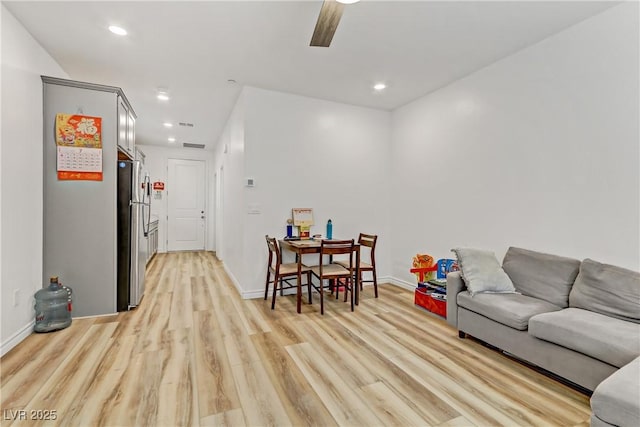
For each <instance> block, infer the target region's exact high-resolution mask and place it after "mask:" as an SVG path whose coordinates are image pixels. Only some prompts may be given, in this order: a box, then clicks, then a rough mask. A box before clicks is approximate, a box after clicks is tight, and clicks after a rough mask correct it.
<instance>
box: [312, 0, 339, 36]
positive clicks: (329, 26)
mask: <svg viewBox="0 0 640 427" xmlns="http://www.w3.org/2000/svg"><path fill="white" fill-rule="evenodd" d="M343 9H344V5H343V4H342V3H338V2H337V1H336V0H324V2H323V3H322V9H320V15H318V22H316V28H315V29H314V30H313V36H312V37H311V43H310V44H309V46H321V47H329V45H330V44H331V39H333V34H334V33H335V32H336V29H337V28H338V22H340V18H341V17H342V10H343Z"/></svg>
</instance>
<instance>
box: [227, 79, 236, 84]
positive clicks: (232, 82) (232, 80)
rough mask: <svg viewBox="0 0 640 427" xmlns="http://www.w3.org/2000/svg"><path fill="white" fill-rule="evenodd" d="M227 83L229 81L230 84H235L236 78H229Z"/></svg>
mask: <svg viewBox="0 0 640 427" xmlns="http://www.w3.org/2000/svg"><path fill="white" fill-rule="evenodd" d="M227 83H229V84H230V85H234V84H236V83H237V82H236V81H235V80H234V79H227Z"/></svg>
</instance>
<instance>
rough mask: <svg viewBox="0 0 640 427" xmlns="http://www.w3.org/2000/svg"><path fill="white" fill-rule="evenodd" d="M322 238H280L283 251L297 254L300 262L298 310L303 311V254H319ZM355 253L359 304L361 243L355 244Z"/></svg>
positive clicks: (297, 259)
mask: <svg viewBox="0 0 640 427" xmlns="http://www.w3.org/2000/svg"><path fill="white" fill-rule="evenodd" d="M321 241H322V239H301V240H287V239H282V240H280V248H281V250H283V251H289V252H293V253H295V254H296V262H297V264H298V283H297V287H296V288H297V291H296V306H297V311H298V313H300V312H301V311H302V256H303V255H307V254H319V253H320V243H321ZM353 253H354V254H355V262H354V265H355V270H354V275H355V281H354V283H353V285H352V286H353V289H354V290H355V292H354V300H355V301H354V302H355V304H356V305H358V302H359V298H360V244H358V243H354V244H353Z"/></svg>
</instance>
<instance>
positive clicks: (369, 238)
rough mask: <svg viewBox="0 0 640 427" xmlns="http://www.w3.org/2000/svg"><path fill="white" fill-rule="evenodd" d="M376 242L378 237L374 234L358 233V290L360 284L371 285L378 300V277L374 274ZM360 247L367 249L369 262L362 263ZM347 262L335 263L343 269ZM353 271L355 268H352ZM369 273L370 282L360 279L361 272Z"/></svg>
mask: <svg viewBox="0 0 640 427" xmlns="http://www.w3.org/2000/svg"><path fill="white" fill-rule="evenodd" d="M377 240H378V236H377V235H375V234H364V233H360V236H359V237H358V243H359V244H360V289H362V283H363V282H367V283H373V292H374V293H375V296H376V298H378V276H377V274H376V242H377ZM362 247H366V248H369V255H370V257H369V262H366V261H363V260H362V259H363V258H364V257H363V251H362ZM348 262H349V261H347V260H341V261H336V264H339V265H341V266H343V267H347V263H348ZM353 269H354V271H355V266H354V268H353ZM363 271H370V272H371V274H372V278H371V279H370V280H363V279H362V272H363Z"/></svg>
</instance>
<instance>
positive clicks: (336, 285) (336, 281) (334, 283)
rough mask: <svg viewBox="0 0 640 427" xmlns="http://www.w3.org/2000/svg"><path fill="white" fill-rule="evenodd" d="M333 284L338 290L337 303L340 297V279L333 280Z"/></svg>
mask: <svg viewBox="0 0 640 427" xmlns="http://www.w3.org/2000/svg"><path fill="white" fill-rule="evenodd" d="M331 282H332V283H333V288H334V289H335V290H336V301H337V300H338V295H339V294H340V279H335V280H334V279H331Z"/></svg>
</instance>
